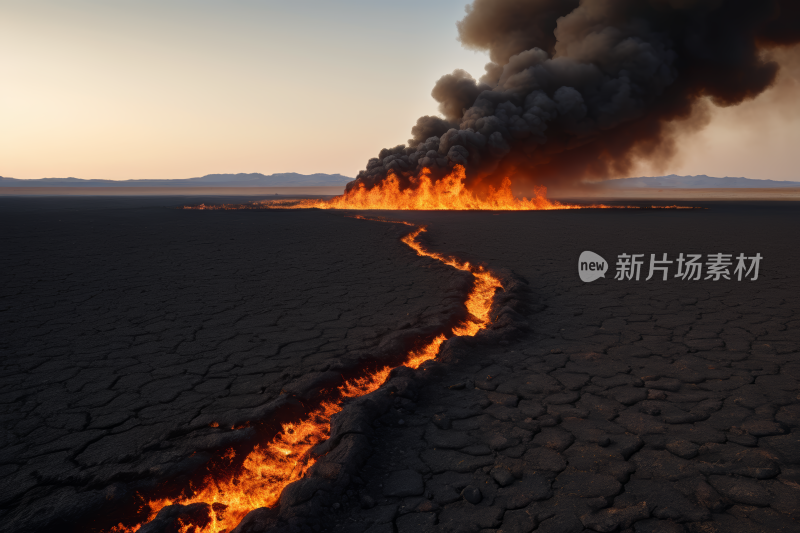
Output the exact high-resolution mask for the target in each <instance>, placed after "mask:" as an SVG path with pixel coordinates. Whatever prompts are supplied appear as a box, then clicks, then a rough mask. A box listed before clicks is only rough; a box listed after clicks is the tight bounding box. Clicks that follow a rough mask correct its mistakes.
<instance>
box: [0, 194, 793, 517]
mask: <svg viewBox="0 0 800 533" xmlns="http://www.w3.org/2000/svg"><path fill="white" fill-rule="evenodd" d="M205 200H206V201H207V200H208V199H205ZM232 200H233V199H232ZM201 201H203V199H196V201H194V202H193V203H200V202H201ZM2 202H3V203H2V204H0V213H2V215H0V216H1V217H2V222H3V226H4V228H9V230H8V231H6V232H4V234H3V236H2V237H0V238H1V239H2V248H3V250H4V254H3V256H2V257H0V262H1V263H2V265H1V266H2V271H3V273H4V276H3V284H2V291H3V292H2V294H3V296H2V300H0V301H2V308H0V313H1V315H0V324H1V325H2V336H0V343H2V344H0V349H2V353H3V363H2V364H3V378H2V379H3V397H2V398H3V430H4V433H3V438H4V441H3V442H2V444H3V448H2V451H0V457H1V458H2V468H3V476H4V484H3V495H2V500H0V505H2V508H3V511H2V512H3V514H2V516H0V528H2V530H4V531H24V530H36V529H38V530H48V529H49V530H52V529H53V527H58V528H59V529H61V530H69V524H70V523H71V522H72V521H74V520H76V519H78V518H79V517H80V516H82V515H85V514H86V513H92V512H99V511H98V509H101V508H103V506H104V505H109V504H108V502H109V501H112V502H113V501H114V500H115V498H117V495H118V494H119V493H125V490H126V489H125V488H126V487H128V486H135V484H136V483H146V482H147V480H149V479H162V478H164V477H165V476H169V475H173V474H175V475H177V474H180V473H182V472H184V471H185V469H186V468H189V467H191V464H187V463H186V461H185V459H186V458H187V457H188V456H190V455H191V454H192V453H194V452H200V454H199V455H202V452H203V451H204V450H208V449H213V448H219V447H220V446H224V445H225V443H226V442H228V441H226V439H234V440H235V438H236V433H237V432H235V431H229V430H225V429H223V428H211V427H209V422H211V421H214V420H225V421H228V422H231V421H237V420H246V419H247V418H248V417H253V416H258V415H259V414H260V415H262V416H263V415H264V413H265V412H266V411H264V410H263V409H264V407H265V406H268V405H269V404H270V402H271V401H274V400H273V398H275V397H276V396H278V395H279V393H280V391H281V390H282V389H283V388H286V387H291V386H292V383H295V382H296V381H297V380H298V379H300V378H302V377H303V376H304V375H307V374H308V373H309V372H314V371H323V370H326V369H329V368H332V367H333V368H335V367H336V366H335V365H336V364H337V363H336V361H341V360H343V359H346V358H347V357H348V356H349V354H351V353H355V354H356V356H358V354H364V353H368V352H371V351H374V350H377V349H379V348H380V346H381V343H382V342H387V339H389V340H390V339H391V333H392V332H394V331H397V330H398V329H400V328H403V327H405V328H406V329H410V328H413V327H414V326H418V325H420V324H423V325H424V324H430V323H437V321H442V320H446V316H445V315H447V314H452V313H453V312H454V310H453V306H452V302H453V298H454V294H455V293H456V292H457V291H456V290H455V289H452V288H450V287H453V286H454V285H458V283H457V281H458V279H457V278H454V273H453V271H452V269H449V268H448V267H444V266H441V265H440V264H439V263H437V262H435V261H433V260H429V259H424V258H417V257H415V256H414V255H413V253H412V252H411V251H410V250H409V249H408V247H406V246H405V245H403V244H402V243H400V242H399V233H398V232H397V226H394V225H385V224H380V223H374V222H369V221H362V220H353V219H348V218H343V217H341V216H340V215H337V214H333V213H324V212H317V211H280V212H264V211H241V212H235V211H222V212H191V211H177V210H171V209H167V208H165V207H163V206H165V205H178V204H180V203H182V202H183V203H185V202H186V200H183V201H181V200H175V202H171V201H166V200H164V199H147V200H143V199H114V200H109V199H92V200H88V199H4V200H2ZM704 205H706V206H708V207H709V209H708V210H704V211H595V210H592V211H577V212H576V211H572V212H525V213H499V214H493V213H413V212H402V213H382V214H383V215H387V216H389V217H391V218H396V219H402V220H409V221H412V222H417V223H426V224H429V232H428V233H427V234H426V235H425V237H424V238H425V239H426V244H427V246H429V247H430V248H431V249H432V250H434V251H438V252H443V253H450V254H455V255H457V256H458V257H460V258H462V259H469V260H474V261H477V262H485V263H487V264H488V266H490V267H491V268H493V269H498V270H500V269H513V270H514V271H515V272H516V273H517V274H519V275H520V276H522V277H524V278H525V279H526V280H527V281H528V283H529V289H530V292H528V293H527V296H526V298H527V300H528V301H527V302H525V304H526V306H527V311H526V312H525V318H524V321H525V322H526V323H527V326H528V328H529V329H528V330H527V332H524V333H523V332H521V333H519V334H518V336H516V337H509V338H507V339H504V340H502V341H500V342H495V343H486V342H481V341H480V339H475V341H474V342H466V343H461V344H460V345H458V346H454V347H453V348H452V349H451V350H449V352H448V356H447V357H446V360H445V361H443V362H442V363H440V364H438V366H437V367H436V368H431V369H430V371H429V372H428V373H427V375H426V376H425V377H424V378H421V379H418V380H416V382H415V383H416V385H415V386H414V387H411V386H410V387H409V388H408V390H407V391H406V393H405V394H404V395H403V397H402V398H397V399H396V400H395V401H394V404H393V407H392V408H391V409H390V410H389V411H388V412H387V413H386V414H384V415H382V416H381V417H379V418H378V419H377V420H375V422H374V423H373V424H372V425H371V428H370V429H368V430H366V431H365V432H364V433H363V434H361V435H359V436H357V437H358V438H357V439H355V440H352V442H353V443H355V444H354V445H353V446H351V451H353V452H354V454H355V456H356V463H357V465H358V466H357V469H356V470H355V471H353V470H352V468H351V469H349V470H348V472H349V473H348V474H346V476H347V477H343V476H340V477H341V478H342V479H343V480H344V482H345V483H346V486H345V487H344V489H345V490H343V491H342V492H341V493H340V494H335V495H333V494H327V495H323V494H322V493H318V494H313V493H312V494H311V495H309V494H304V495H303V494H300V493H298V492H297V491H295V492H291V493H290V494H287V496H286V497H285V498H282V500H281V509H282V510H281V513H282V515H281V516H282V517H284V518H286V519H287V521H286V522H285V523H284V522H282V525H281V526H280V527H281V528H282V529H281V530H287V531H318V530H329V531H347V532H352V533H363V532H367V531H368V532H369V533H378V532H386V533H388V532H395V531H396V532H398V533H403V532H411V531H413V532H414V533H419V532H425V531H442V532H444V531H453V532H462V531H475V532H477V531H487V532H488V531H504V532H524V533H527V532H530V531H532V530H535V531H541V532H558V533H562V532H564V533H569V532H575V533H582V532H591V531H627V532H631V531H633V532H636V533H642V532H679V531H690V532H704V533H705V532H720V533H721V532H728V531H733V532H736V531H742V532H744V531H764V530H765V529H770V530H775V531H796V530H797V529H798V527H799V526H798V523H797V522H798V521H800V514H798V509H800V430H798V426H800V401H799V400H798V393H800V390H798V381H800V359H798V357H799V356H800V277H798V275H797V266H796V265H797V264H798V263H797V262H798V260H800V252H798V251H797V249H796V246H795V244H794V240H795V236H794V235H793V234H792V232H793V231H794V228H796V227H798V222H800V205H798V204H795V203H785V202H781V203H760V204H757V203H752V204H732V203H723V202H719V203H713V202H709V203H706V204H704ZM584 250H591V251H594V252H596V253H599V254H600V255H602V256H603V257H604V258H605V259H606V260H607V261H610V262H611V263H612V268H611V270H610V271H609V273H608V274H607V279H605V280H603V279H601V280H598V281H596V282H594V283H591V284H584V283H582V282H581V281H580V280H579V279H578V276H577V272H576V267H577V265H576V263H577V258H578V256H579V254H580V252H582V251H584ZM665 252H666V253H668V254H669V256H670V258H671V259H674V257H675V256H677V254H678V253H680V252H683V253H702V254H709V253H717V252H723V253H734V254H738V253H740V252H743V253H745V254H747V255H752V254H755V253H756V252H759V253H761V255H762V256H763V257H764V260H763V262H762V265H761V271H760V277H759V280H758V281H755V282H750V281H742V282H737V281H733V280H732V281H725V280H722V281H719V282H711V281H699V282H688V281H683V280H674V279H670V280H669V281H661V280H660V279H653V280H650V281H639V282H635V281H625V282H620V281H615V280H613V262H615V260H616V255H617V254H620V253H644V254H648V256H647V257H649V254H650V253H656V254H662V253H665ZM673 266H674V265H673ZM645 270H646V269H645ZM645 276H646V272H645ZM645 276H643V277H645ZM406 317H414V318H415V320H410V319H408V318H406ZM415 322H416V323H415ZM351 463H352V461H351ZM350 466H351V467H352V464H351V465H350ZM181 468H183V470H181ZM343 472H344V469H343ZM312 486H313V485H312ZM310 504H313V505H311V506H310ZM293 508H296V509H298V510H299V509H302V510H303V511H302V513H301V512H300V511H298V512H297V513H295V514H293V513H292V511H291V510H292V509H293ZM309 509H311V510H313V511H314V512H313V513H312V514H309V513H307V511H308V510H309ZM265 523H266V522H265ZM258 526H259V523H258V521H257V520H254V521H251V524H250V525H249V526H248V527H247V528H243V529H242V531H258V530H259V528H258Z"/></svg>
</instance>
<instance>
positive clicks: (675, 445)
mask: <svg viewBox="0 0 800 533" xmlns="http://www.w3.org/2000/svg"><path fill="white" fill-rule="evenodd" d="M666 448H667V451H669V452H670V453H672V454H673V455H677V456H678V457H681V458H683V459H691V458H693V457H697V451H698V450H699V449H700V447H699V446H698V445H697V444H694V443H691V442H689V441H688V440H682V439H681V440H672V441H669V442H668V443H667V445H666Z"/></svg>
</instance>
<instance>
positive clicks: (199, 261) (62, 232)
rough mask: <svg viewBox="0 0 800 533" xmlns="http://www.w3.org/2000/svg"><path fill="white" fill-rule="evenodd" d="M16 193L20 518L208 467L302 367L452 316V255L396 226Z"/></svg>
mask: <svg viewBox="0 0 800 533" xmlns="http://www.w3.org/2000/svg"><path fill="white" fill-rule="evenodd" d="M175 201H176V200H173V203H174V202H175ZM177 201H180V200H177ZM0 202H2V204H0V226H2V227H3V232H2V235H0V250H2V253H1V254H0V272H2V283H0V354H1V355H0V357H1V359H0V365H1V367H2V372H0V381H1V382H2V386H0V403H1V404H2V412H1V414H0V416H2V433H1V434H0V472H1V473H2V479H3V483H2V486H1V487H0V509H1V510H0V530H3V531H36V530H52V528H54V527H56V525H58V527H59V528H62V527H67V526H66V525H67V524H69V523H70V522H71V521H72V520H74V519H75V518H78V517H80V516H81V515H83V514H86V513H91V512H93V511H94V510H96V509H97V508H98V505H99V504H100V503H101V502H103V501H105V500H107V499H109V498H110V499H113V498H115V497H117V495H118V493H120V492H123V493H124V492H125V491H124V485H125V484H126V483H129V482H135V481H137V480H142V479H161V478H164V477H168V476H170V475H172V474H174V473H177V472H178V471H181V470H185V469H187V468H191V466H192V463H191V461H193V460H194V461H198V460H200V459H201V458H202V457H201V456H198V455H197V454H196V452H203V451H204V450H213V449H217V448H219V447H221V446H224V445H225V444H226V443H227V442H233V441H235V440H236V438H237V437H240V436H241V435H237V433H245V435H244V436H245V437H246V436H247V435H246V433H247V431H248V430H247V429H245V430H242V431H241V432H231V431H229V429H230V428H229V427H228V428H222V427H220V428H213V427H209V426H210V425H211V424H214V425H218V424H220V423H221V422H222V423H223V425H228V426H230V425H233V424H236V423H237V422H246V421H248V420H251V419H256V418H259V417H260V416H261V417H263V416H264V409H268V408H269V406H270V405H271V404H270V402H271V401H272V400H274V399H275V398H276V397H278V396H279V395H280V394H281V390H282V388H283V387H284V386H286V384H288V383H292V382H293V381H294V380H296V379H297V378H299V377H302V376H303V375H306V374H307V373H309V372H312V371H324V370H327V369H328V368H329V367H331V366H332V365H334V366H335V365H336V364H339V365H341V363H342V359H343V358H351V359H352V358H357V357H360V356H363V355H365V354H369V353H370V352H372V351H374V350H376V349H377V348H378V347H379V346H380V345H381V342H382V341H383V340H384V339H385V338H387V336H388V337H391V335H390V334H392V333H394V332H396V331H397V330H398V329H401V328H409V327H413V326H414V325H416V324H419V323H426V322H430V321H435V320H437V319H438V318H439V317H440V316H441V315H443V316H444V317H445V318H447V317H449V316H450V315H451V314H452V309H450V308H448V305H447V304H448V301H447V294H448V289H447V287H448V285H449V284H450V282H451V281H452V279H451V278H452V275H453V272H452V269H450V268H448V267H446V266H443V265H440V264H434V263H432V262H430V261H428V260H423V259H421V258H418V257H416V256H415V255H414V254H413V253H409V250H408V248H407V247H406V246H405V245H404V244H402V243H401V242H400V241H399V236H398V234H397V233H396V232H397V230H398V229H399V228H397V227H396V226H393V225H387V224H375V223H370V222H364V221H361V220H355V219H352V218H345V217H342V216H340V215H335V214H331V213H324V212H319V211H314V212H311V211H305V212H286V211H275V212H251V211H230V212H198V211H183V210H177V209H172V208H167V207H163V204H165V203H169V202H168V201H165V200H164V199H160V200H158V199H156V200H153V199H138V200H131V199H91V198H90V199H59V198H49V199H48V198H45V199H24V198H17V199H8V198H5V199H2V200H0ZM458 301H459V298H455V299H452V301H450V302H449V304H450V305H452V304H454V303H456V304H457V303H458ZM224 421H227V422H226V423H225V422H224ZM225 429H227V431H226V430H225ZM120 497H121V496H120Z"/></svg>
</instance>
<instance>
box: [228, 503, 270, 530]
mask: <svg viewBox="0 0 800 533" xmlns="http://www.w3.org/2000/svg"><path fill="white" fill-rule="evenodd" d="M277 523H278V509H269V508H266V507H262V508H260V509H255V510H253V511H250V512H249V513H247V515H246V516H245V517H244V518H243V519H242V521H241V522H239V525H238V526H236V527H235V528H234V529H233V530H232V531H231V533H261V532H262V531H269V530H270V529H271V528H272V527H274V526H275V525H276V524H277Z"/></svg>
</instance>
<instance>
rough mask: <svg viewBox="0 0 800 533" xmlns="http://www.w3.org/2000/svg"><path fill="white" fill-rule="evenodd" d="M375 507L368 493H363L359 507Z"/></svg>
mask: <svg viewBox="0 0 800 533" xmlns="http://www.w3.org/2000/svg"><path fill="white" fill-rule="evenodd" d="M373 507H375V500H374V499H373V498H372V496H370V495H369V494H364V495H363V496H361V508H362V509H372V508H373Z"/></svg>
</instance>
